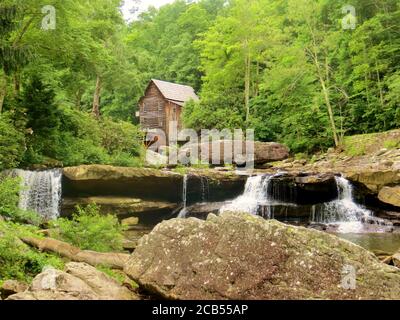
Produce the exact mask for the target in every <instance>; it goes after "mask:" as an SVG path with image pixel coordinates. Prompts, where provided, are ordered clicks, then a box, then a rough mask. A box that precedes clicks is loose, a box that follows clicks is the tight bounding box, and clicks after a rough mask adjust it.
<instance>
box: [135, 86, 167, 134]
mask: <svg viewBox="0 0 400 320" xmlns="http://www.w3.org/2000/svg"><path fill="white" fill-rule="evenodd" d="M165 107H166V101H165V99H164V97H163V96H162V94H161V92H160V91H159V90H158V88H157V87H156V86H155V84H154V83H152V84H151V85H150V86H149V87H148V88H147V91H146V93H145V96H144V98H143V99H142V101H141V103H140V125H141V127H142V129H145V130H146V129H162V130H164V131H165V130H166V122H167V121H166V112H165Z"/></svg>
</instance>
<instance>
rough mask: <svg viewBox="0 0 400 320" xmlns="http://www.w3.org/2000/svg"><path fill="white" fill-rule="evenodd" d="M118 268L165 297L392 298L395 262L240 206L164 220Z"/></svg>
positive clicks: (396, 288)
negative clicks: (239, 210)
mask: <svg viewBox="0 0 400 320" xmlns="http://www.w3.org/2000/svg"><path fill="white" fill-rule="evenodd" d="M352 270H353V271H355V278H354V277H353V278H352ZM124 271H125V273H127V274H128V275H129V276H130V277H131V278H132V279H133V280H135V281H136V282H137V283H138V284H139V285H140V287H141V288H142V290H145V291H147V292H148V293H149V294H151V295H153V296H154V295H156V296H159V297H161V298H165V299H172V300H174V299H181V300H186V299H200V300H202V299H239V300H241V299H245V300H246V299H262V300H275V299H399V298H400V269H398V268H395V267H392V266H388V265H386V264H383V263H381V262H380V261H379V260H378V258H377V257H376V256H375V255H373V254H372V253H371V252H369V251H367V250H365V249H363V248H361V247H359V246H357V245H354V244H352V243H350V242H348V241H345V240H342V239H339V238H338V237H336V236H334V235H330V234H326V233H323V232H320V231H316V230H310V229H305V228H301V227H293V226H288V225H285V224H282V223H280V222H277V221H274V220H270V221H267V220H264V219H262V218H260V217H256V216H252V215H247V214H241V213H229V212H226V213H223V214H221V215H220V216H218V217H217V216H215V215H213V214H210V215H209V216H208V218H207V220H206V221H202V220H199V219H195V218H190V219H173V220H170V221H165V222H163V223H161V224H159V225H158V226H157V227H156V228H155V229H154V230H153V231H152V232H151V233H150V234H149V235H146V236H144V237H143V238H142V239H141V240H140V241H139V245H138V247H137V248H136V250H135V252H134V253H133V254H132V255H131V257H130V259H129V260H128V262H127V263H126V264H125V268H124ZM349 279H350V280H349ZM351 279H354V280H355V283H353V284H355V289H354V290H353V289H349V287H350V288H352V287H353V285H350V286H349V283H350V284H352V280H351Z"/></svg>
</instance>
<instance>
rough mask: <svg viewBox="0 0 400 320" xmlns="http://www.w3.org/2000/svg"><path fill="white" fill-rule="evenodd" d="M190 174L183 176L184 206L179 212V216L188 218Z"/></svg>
mask: <svg viewBox="0 0 400 320" xmlns="http://www.w3.org/2000/svg"><path fill="white" fill-rule="evenodd" d="M188 179H189V176H188V175H187V174H185V175H184V176H183V186H182V202H183V208H182V210H181V211H180V212H179V215H178V218H186V214H187V185H188Z"/></svg>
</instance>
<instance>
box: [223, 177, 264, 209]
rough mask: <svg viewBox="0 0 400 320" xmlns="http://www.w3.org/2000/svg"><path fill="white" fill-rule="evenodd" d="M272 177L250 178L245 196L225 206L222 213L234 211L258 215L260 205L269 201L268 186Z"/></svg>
mask: <svg viewBox="0 0 400 320" xmlns="http://www.w3.org/2000/svg"><path fill="white" fill-rule="evenodd" d="M270 180H271V176H263V175H259V176H254V177H249V178H248V179H247V182H246V187H245V190H244V193H243V195H241V196H240V197H238V198H236V199H235V200H233V201H232V202H230V203H228V204H226V205H224V206H223V207H222V208H221V209H220V212H224V211H234V212H245V213H250V214H257V213H258V208H259V206H260V205H265V204H267V203H268V202H269V200H268V193H267V191H268V184H269V182H270Z"/></svg>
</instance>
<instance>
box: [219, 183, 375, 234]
mask: <svg viewBox="0 0 400 320" xmlns="http://www.w3.org/2000/svg"><path fill="white" fill-rule="evenodd" d="M274 177H275V176H269V175H258V176H253V177H249V178H248V179H247V182H246V187H245V191H244V193H243V195H241V196H240V197H238V198H236V199H235V200H233V201H231V202H229V203H227V204H225V205H224V206H223V207H222V208H221V209H220V211H219V212H220V213H221V212H224V211H236V212H246V213H250V214H258V215H261V216H263V217H264V218H273V216H274V212H275V211H274V210H275V208H277V207H280V208H289V207H290V208H291V210H296V204H293V203H285V202H282V201H280V200H278V199H279V198H291V197H290V196H291V195H286V194H281V191H282V190H280V189H277V190H278V191H279V192H278V191H276V190H275V189H274V188H273V184H272V183H271V181H273V178H274ZM336 185H337V188H338V195H339V196H338V199H337V200H335V201H331V202H327V203H323V204H319V205H315V206H312V209H311V212H310V220H311V222H312V223H323V224H332V225H333V224H334V225H337V226H338V230H337V231H338V232H339V233H359V232H360V231H362V230H363V227H364V225H365V222H366V221H369V222H371V221H372V212H371V211H369V210H367V209H365V208H363V207H361V206H360V205H358V204H357V203H356V202H355V201H354V199H353V187H352V185H351V183H350V182H349V181H348V180H346V179H345V178H343V177H336ZM299 210H300V208H299ZM373 221H374V222H375V223H378V224H379V223H380V222H379V219H376V218H374V219H373Z"/></svg>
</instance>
